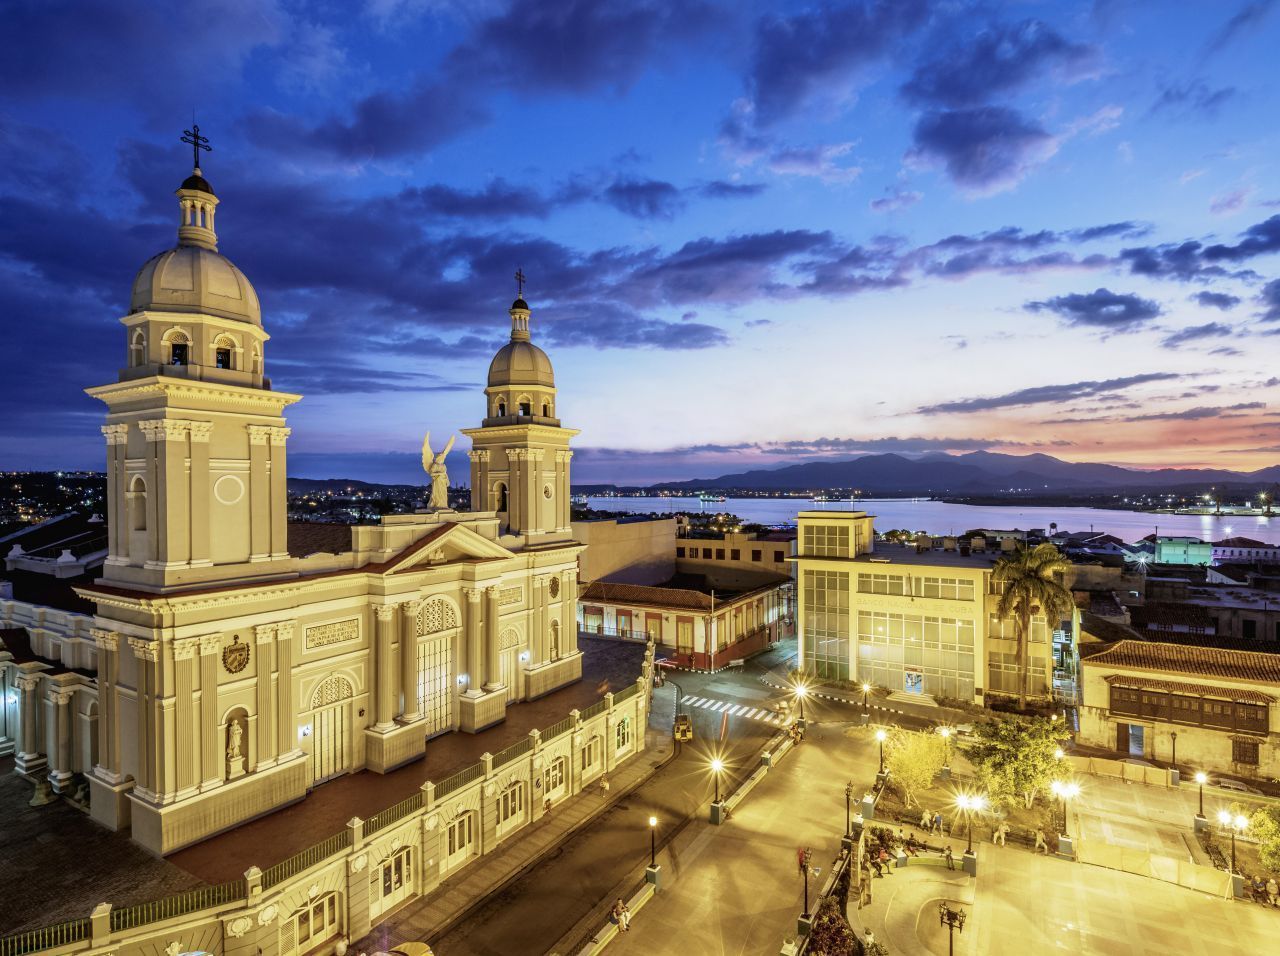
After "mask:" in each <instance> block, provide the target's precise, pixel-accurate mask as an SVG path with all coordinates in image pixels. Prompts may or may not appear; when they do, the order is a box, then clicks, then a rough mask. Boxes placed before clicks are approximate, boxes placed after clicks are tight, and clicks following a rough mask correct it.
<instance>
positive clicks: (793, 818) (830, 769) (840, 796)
mask: <svg viewBox="0 0 1280 956" xmlns="http://www.w3.org/2000/svg"><path fill="white" fill-rule="evenodd" d="M844 726H846V725H843V724H834V725H828V726H826V727H821V726H820V727H818V728H815V729H816V730H817V731H818V733H820V734H821V737H820V738H819V736H818V733H814V734H811V736H810V738H809V740H807V741H806V742H805V743H803V744H801V745H800V746H799V747H797V748H796V749H795V750H793V751H792V752H791V753H789V754H788V755H787V756H786V757H785V758H784V759H783V760H782V762H781V763H780V764H779V765H778V766H777V767H776V768H775V769H774V770H773V771H771V772H770V773H769V774H768V775H767V776H766V777H765V778H764V780H763V781H762V782H761V783H760V784H759V785H757V786H756V788H755V789H754V790H753V791H752V792H751V794H750V795H749V796H748V797H747V798H746V799H745V800H744V801H743V802H742V803H741V804H739V806H738V807H737V808H736V809H735V810H734V812H733V815H732V816H731V817H730V819H729V821H728V822H727V823H726V824H725V825H724V826H720V827H713V826H712V825H711V824H710V823H708V822H706V815H705V813H706V811H705V810H704V813H703V815H702V816H700V818H699V820H698V822H696V823H693V824H690V825H689V826H687V827H686V828H685V829H684V830H683V831H682V832H681V834H680V836H679V837H678V838H677V839H676V840H674V841H673V842H672V844H671V845H670V846H668V847H667V848H666V849H665V850H664V851H663V852H662V853H661V854H659V859H658V862H659V864H660V865H662V867H663V869H664V871H665V873H664V876H665V877H666V878H667V879H668V882H666V883H665V884H664V887H663V889H662V891H661V892H659V893H658V894H657V896H655V897H654V898H653V900H651V901H650V902H649V904H648V905H646V906H645V908H644V909H643V910H642V911H641V912H640V913H639V914H638V915H637V916H636V919H635V921H634V922H633V923H632V924H631V932H629V933H627V934H626V935H624V936H620V937H619V938H618V940H617V941H616V942H614V943H612V944H610V946H609V952H610V954H617V956H627V954H635V956H642V954H643V956H649V954H653V953H689V954H693V953H696V954H699V956H702V954H707V956H710V954H748V953H750V954H756V953H759V954H765V953H769V954H775V953H777V952H778V949H779V948H780V946H781V944H782V940H783V939H784V938H785V937H786V936H788V935H793V934H794V933H795V921H796V917H797V916H798V915H799V914H800V911H801V909H802V908H803V901H804V888H803V883H802V882H801V880H800V877H799V874H798V871H797V868H796V850H797V848H798V847H800V846H802V845H803V846H810V847H812V848H813V863H812V865H813V866H816V867H818V868H819V870H820V873H819V875H818V876H816V877H813V878H811V880H810V894H811V899H816V898H817V894H818V891H819V889H821V886H822V884H823V882H825V880H826V879H827V877H828V876H829V875H830V872H831V865H832V860H833V858H834V857H836V856H837V855H838V853H839V849H840V838H841V836H842V835H843V833H844V811H845V807H844V784H845V781H846V780H848V779H850V778H852V779H853V780H854V781H868V780H870V779H871V778H872V777H874V776H875V770H876V765H875V760H876V758H875V756H874V753H873V748H872V746H871V745H870V744H869V743H867V742H865V741H862V740H852V739H850V738H848V737H845V736H843V734H841V733H840V731H841V730H842V729H843V727H844ZM877 882H882V881H877ZM628 895H629V894H628ZM600 922H603V917H602V916H601V917H600Z"/></svg>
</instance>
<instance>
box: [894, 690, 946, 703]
mask: <svg viewBox="0 0 1280 956" xmlns="http://www.w3.org/2000/svg"><path fill="white" fill-rule="evenodd" d="M889 700H891V701H893V702H894V703H897V704H915V705H916V706H917V707H937V706H938V702H937V701H936V700H934V699H933V698H932V697H931V696H930V695H929V694H908V693H907V692H906V691H905V690H895V691H894V692H893V693H892V694H890V695H889Z"/></svg>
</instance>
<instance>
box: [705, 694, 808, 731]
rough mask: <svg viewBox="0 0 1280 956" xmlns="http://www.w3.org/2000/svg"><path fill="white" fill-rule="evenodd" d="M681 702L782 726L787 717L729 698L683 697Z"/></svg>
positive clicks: (732, 715)
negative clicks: (734, 701)
mask: <svg viewBox="0 0 1280 956" xmlns="http://www.w3.org/2000/svg"><path fill="white" fill-rule="evenodd" d="M680 703H681V704H682V705H683V706H685V707H699V708H701V709H702V710H709V711H712V712H713V713H717V714H722V713H723V714H728V715H729V716H730V717H744V718H746V719H747V720H758V721H760V722H761V723H765V724H772V725H773V726H775V727H781V726H783V725H785V724H786V722H787V719H786V718H785V717H783V716H781V715H779V714H775V713H774V712H773V711H771V710H766V709H764V708H762V707H750V706H748V705H746V704H734V703H730V702H729V701H727V700H716V699H715V698H714V697H689V696H686V697H683V698H681V701H680Z"/></svg>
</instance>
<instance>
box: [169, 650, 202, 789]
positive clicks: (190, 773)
mask: <svg viewBox="0 0 1280 956" xmlns="http://www.w3.org/2000/svg"><path fill="white" fill-rule="evenodd" d="M199 649H200V639H199V638H198V637H184V638H182V639H181V640H176V641H174V642H173V689H174V707H175V708H176V712H175V714H174V738H175V741H176V744H177V747H176V750H177V753H176V760H177V767H176V772H177V777H176V781H175V782H176V785H177V790H178V796H179V798H181V797H182V796H183V795H185V794H187V793H189V792H191V791H193V790H194V789H195V787H196V785H197V784H198V783H199V780H198V779H197V774H196V748H195V737H196V735H195V706H196V704H195V660H194V658H195V656H196V653H197V652H198V651H199Z"/></svg>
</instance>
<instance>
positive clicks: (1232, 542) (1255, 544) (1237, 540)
mask: <svg viewBox="0 0 1280 956" xmlns="http://www.w3.org/2000/svg"><path fill="white" fill-rule="evenodd" d="M1213 546H1214V547H1215V548H1274V547H1276V545H1274V544H1267V542H1265V541H1259V540H1257V539H1256V538H1242V537H1239V536H1236V537H1234V538H1223V539H1222V540H1221V541H1215V542H1213Z"/></svg>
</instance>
